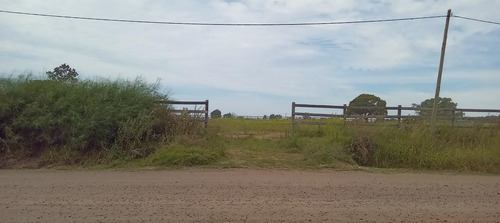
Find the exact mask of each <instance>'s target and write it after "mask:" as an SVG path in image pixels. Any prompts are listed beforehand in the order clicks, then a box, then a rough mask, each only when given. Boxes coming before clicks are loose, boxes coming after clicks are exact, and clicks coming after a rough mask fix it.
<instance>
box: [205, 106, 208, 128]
mask: <svg viewBox="0 0 500 223" xmlns="http://www.w3.org/2000/svg"><path fill="white" fill-rule="evenodd" d="M205 128H208V100H205Z"/></svg>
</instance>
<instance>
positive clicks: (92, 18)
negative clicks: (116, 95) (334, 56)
mask: <svg viewBox="0 0 500 223" xmlns="http://www.w3.org/2000/svg"><path fill="white" fill-rule="evenodd" d="M0 12H2V13H9V14H17V15H29V16H42V17H52V18H63V19H79V20H93V21H106V22H126V23H143V24H144V23H145V24H161V25H188V26H318V25H345V24H361V23H380V22H397V21H409V20H423V19H435V18H443V17H446V15H438V16H421V17H408V18H393V19H375V20H357V21H340V22H301V23H205V22H167V21H148V20H129V19H108V18H96V17H81V16H67V15H53V14H41V13H29V12H17V11H7V10H0Z"/></svg>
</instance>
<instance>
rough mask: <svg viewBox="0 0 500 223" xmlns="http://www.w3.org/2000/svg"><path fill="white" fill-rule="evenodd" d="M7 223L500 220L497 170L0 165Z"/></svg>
mask: <svg viewBox="0 0 500 223" xmlns="http://www.w3.org/2000/svg"><path fill="white" fill-rule="evenodd" d="M0 216H1V219H2V220H1V221H2V222H127V221H131V222H192V221H197V222H242V221H248V222H266V221H267V222H268V221H278V222H309V221H311V222H364V221H368V222H373V221H375V222H387V221H391V222H396V221H398V222H399V221H424V222H445V221H448V222H457V221H465V222H468V221H470V222H472V221H476V222H499V221H500V176H470V175H439V174H414V173H397V174H381V173H366V172H335V171H327V172H299V171H277V170H271V171H265V170H175V171H99V172H78V171H48V170H1V171H0Z"/></svg>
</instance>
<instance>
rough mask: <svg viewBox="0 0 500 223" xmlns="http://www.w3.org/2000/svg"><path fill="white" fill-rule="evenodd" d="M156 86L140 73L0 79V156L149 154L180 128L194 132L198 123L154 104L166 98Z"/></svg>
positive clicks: (121, 156) (127, 156)
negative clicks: (114, 77) (111, 77)
mask: <svg viewBox="0 0 500 223" xmlns="http://www.w3.org/2000/svg"><path fill="white" fill-rule="evenodd" d="M157 88H158V84H147V83H145V82H144V81H142V80H140V79H136V80H135V81H108V80H99V81H90V80H87V81H78V82H74V81H73V82H65V81H53V80H37V79H34V78H31V77H24V78H18V79H13V78H4V79H0V100H1V101H2V103H1V104H0V156H9V155H10V156H18V157H23V156H40V155H41V154H42V153H43V152H44V151H46V150H63V149H64V150H71V151H77V152H78V153H80V154H92V153H98V154H100V153H104V154H105V156H102V157H107V158H104V159H102V160H100V162H103V161H106V160H108V159H130V158H137V157H145V156H147V155H149V154H151V153H152V152H154V150H155V148H156V146H157V145H159V144H162V143H168V142H170V141H172V140H173V138H175V137H176V136H177V135H179V134H190V133H193V132H196V131H197V130H196V129H199V127H200V125H199V124H198V125H194V124H192V123H194V121H192V120H191V119H190V118H189V117H177V116H175V115H174V114H172V113H171V110H170V109H169V108H168V107H166V106H164V105H163V106H162V105H158V104H157V101H158V100H166V99H167V95H162V94H159V93H157ZM188 124H189V125H188ZM56 154H57V153H56Z"/></svg>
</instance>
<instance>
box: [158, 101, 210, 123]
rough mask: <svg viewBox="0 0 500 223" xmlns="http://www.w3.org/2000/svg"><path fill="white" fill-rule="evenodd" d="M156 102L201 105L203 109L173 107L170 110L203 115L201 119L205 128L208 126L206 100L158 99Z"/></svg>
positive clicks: (178, 112)
mask: <svg viewBox="0 0 500 223" xmlns="http://www.w3.org/2000/svg"><path fill="white" fill-rule="evenodd" d="M158 103H160V104H167V105H195V106H196V105H203V106H204V108H203V109H200V110H198V109H192V110H189V109H187V110H186V109H182V110H179V109H174V110H172V111H173V112H175V113H177V114H194V115H200V114H202V115H203V120H201V121H203V122H204V123H205V128H208V100H205V101H159V102H158Z"/></svg>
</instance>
